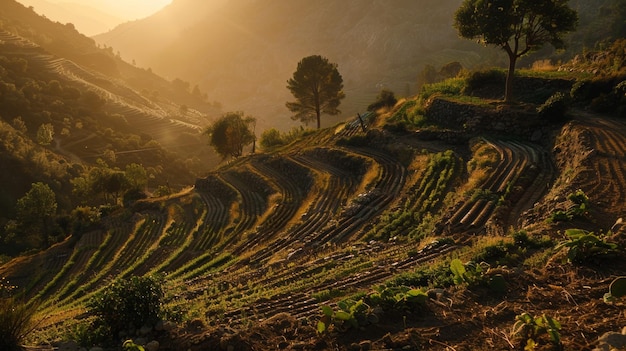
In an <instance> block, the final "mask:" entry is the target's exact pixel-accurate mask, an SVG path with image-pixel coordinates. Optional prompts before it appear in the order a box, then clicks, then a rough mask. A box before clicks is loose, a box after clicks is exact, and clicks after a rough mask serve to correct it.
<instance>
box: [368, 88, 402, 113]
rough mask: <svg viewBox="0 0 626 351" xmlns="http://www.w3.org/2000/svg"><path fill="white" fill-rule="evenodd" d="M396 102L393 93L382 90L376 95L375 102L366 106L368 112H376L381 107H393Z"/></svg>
mask: <svg viewBox="0 0 626 351" xmlns="http://www.w3.org/2000/svg"><path fill="white" fill-rule="evenodd" d="M397 102H398V99H396V96H395V95H394V93H393V91H391V90H387V89H383V90H381V91H380V93H378V96H377V97H376V101H375V102H373V103H371V104H370V105H369V106H367V110H368V111H376V110H378V109H380V108H383V107H393V106H394V105H395V104H396V103H397Z"/></svg>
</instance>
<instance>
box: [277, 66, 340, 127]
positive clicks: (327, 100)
mask: <svg viewBox="0 0 626 351" xmlns="http://www.w3.org/2000/svg"><path fill="white" fill-rule="evenodd" d="M287 88H288V89H289V91H291V93H292V94H293V96H294V97H295V98H296V101H295V102H287V104H286V106H287V108H288V109H289V111H291V112H294V113H295V115H293V117H291V118H292V119H294V120H300V121H302V122H304V123H308V122H310V121H313V120H317V129H320V116H321V114H322V113H326V114H329V115H336V114H339V113H340V112H341V111H339V110H338V109H337V108H338V107H339V104H340V103H341V99H343V98H345V97H346V95H345V94H344V93H343V90H342V89H343V78H342V77H341V74H339V71H338V70H337V64H335V63H330V62H329V61H328V59H327V58H325V57H322V56H319V55H313V56H308V57H305V58H303V59H302V60H301V61H300V62H298V68H297V69H296V71H295V72H294V73H293V77H292V78H291V79H289V80H288V81H287Z"/></svg>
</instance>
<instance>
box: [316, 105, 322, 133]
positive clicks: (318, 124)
mask: <svg viewBox="0 0 626 351" xmlns="http://www.w3.org/2000/svg"><path fill="white" fill-rule="evenodd" d="M315 112H316V113H317V129H318V130H319V129H320V128H321V122H320V115H321V113H320V111H319V109H318V110H317V111H315Z"/></svg>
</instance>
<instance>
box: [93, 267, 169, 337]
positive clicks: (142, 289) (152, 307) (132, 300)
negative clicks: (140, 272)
mask: <svg viewBox="0 0 626 351" xmlns="http://www.w3.org/2000/svg"><path fill="white" fill-rule="evenodd" d="M163 298H164V291H163V286H162V282H161V280H160V279H159V278H157V277H152V276H146V277H131V278H130V279H121V280H118V281H116V282H114V283H112V284H111V285H109V286H108V287H106V288H105V289H103V290H102V291H100V292H99V293H97V294H96V295H95V296H94V297H93V298H91V300H90V301H89V302H88V304H87V307H88V309H89V311H90V313H91V314H93V315H95V316H96V317H97V319H98V321H99V322H100V323H101V324H103V325H105V326H106V327H108V328H109V329H110V332H111V333H112V334H113V335H115V334H117V333H119V332H121V331H127V330H128V328H133V329H138V328H141V327H142V326H144V325H148V324H152V325H153V324H156V322H157V321H158V320H159V318H160V317H161V316H162V315H163V314H164V311H163V307H162V304H163Z"/></svg>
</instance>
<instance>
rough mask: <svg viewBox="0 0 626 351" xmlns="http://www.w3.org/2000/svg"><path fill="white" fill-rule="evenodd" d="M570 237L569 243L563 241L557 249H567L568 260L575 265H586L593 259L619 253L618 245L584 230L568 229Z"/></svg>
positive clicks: (566, 233)
mask: <svg viewBox="0 0 626 351" xmlns="http://www.w3.org/2000/svg"><path fill="white" fill-rule="evenodd" d="M565 235H566V236H567V237H568V240H567V241H563V242H561V243H560V244H558V245H557V246H556V248H557V249H560V248H566V249H567V260H568V261H569V262H573V263H578V264H581V263H585V262H588V261H590V260H591V259H595V258H599V257H603V256H607V255H610V254H614V253H616V251H617V245H616V244H614V243H608V242H606V241H605V240H604V238H603V237H602V236H599V235H596V234H594V233H593V232H588V231H586V230H583V229H568V230H566V231H565Z"/></svg>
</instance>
